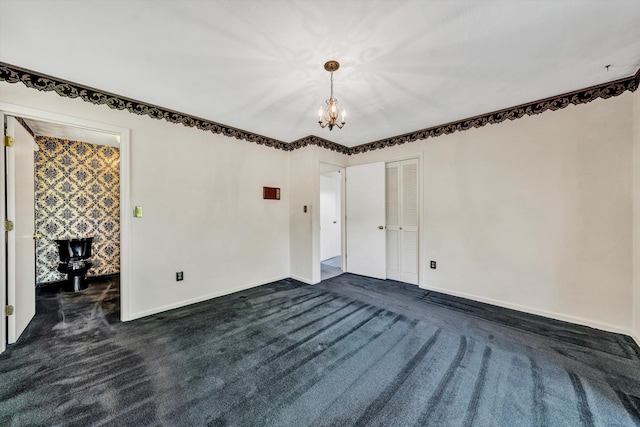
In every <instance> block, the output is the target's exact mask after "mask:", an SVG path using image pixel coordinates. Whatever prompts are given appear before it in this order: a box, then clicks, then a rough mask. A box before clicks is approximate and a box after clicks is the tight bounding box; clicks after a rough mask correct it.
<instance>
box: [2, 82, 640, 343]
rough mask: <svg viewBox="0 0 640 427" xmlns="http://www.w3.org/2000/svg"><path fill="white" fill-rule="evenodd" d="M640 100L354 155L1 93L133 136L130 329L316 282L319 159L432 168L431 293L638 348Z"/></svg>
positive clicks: (51, 97)
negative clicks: (170, 311) (606, 335)
mask: <svg viewBox="0 0 640 427" xmlns="http://www.w3.org/2000/svg"><path fill="white" fill-rule="evenodd" d="M639 94H640V91H637V92H636V93H634V94H631V93H625V94H624V95H621V96H619V97H616V98H612V99H609V100H597V101H594V102H592V103H589V104H586V105H580V106H570V107H568V108H566V109H563V110H559V111H556V112H546V113H544V114H541V115H537V116H533V117H526V118H523V119H520V120H516V121H513V122H505V123H502V124H499V125H490V126H486V127H483V128H480V129H474V130H470V131H466V132H460V133H456V134H453V135H446V136H441V137H439V138H435V139H428V140H424V141H420V142H416V143H411V144H406V145H402V146H398V147H393V148H389V149H385V150H377V151H374V152H371V153H365V154H361V155H357V156H344V155H340V154H337V153H334V152H331V151H328V150H325V149H320V148H317V147H306V148H304V149H301V150H296V151H294V152H291V153H286V152H282V151H279V150H274V149H272V148H267V147H262V146H257V145H255V144H251V143H248V142H244V141H238V140H236V139H230V138H226V137H224V136H221V135H213V134H211V133H206V132H202V131H199V130H197V129H190V128H185V127H184V126H181V125H175V124H170V123H167V122H164V121H158V120H152V119H150V118H148V117H140V116H136V115H133V114H130V113H128V112H123V111H114V110H111V109H109V108H107V107H105V106H93V105H90V104H87V103H85V102H83V101H81V100H78V99H68V98H62V97H59V96H58V95H57V94H55V93H50V92H49V93H42V92H38V91H35V90H33V89H27V88H25V87H23V86H22V85H19V84H7V83H4V82H2V83H0V101H1V102H8V103H13V104H18V105H23V106H27V107H31V108H36V109H41V110H47V111H54V112H58V113H61V114H66V115H70V116H75V117H79V118H84V119H87V120H93V121H98V122H103V123H108V124H113V125H117V126H122V127H126V128H129V129H130V130H131V183H130V186H131V204H132V205H142V206H143V207H144V217H143V218H141V219H132V220H131V221H132V222H131V248H132V259H131V269H132V271H131V279H132V283H131V292H130V295H131V314H132V317H137V316H141V315H145V314H149V313H153V312H157V311H160V310H163V309H167V308H171V307H176V306H179V305H184V304H187V303H190V302H193V301H197V300H201V299H206V298H209V297H212V296H215V295H220V294H224V293H229V292H232V291H234V290H237V289H241V288H245V287H249V286H254V285H257V284H261V283H265V282H268V281H271V280H275V279H278V278H281V277H287V276H291V277H294V278H298V279H300V280H303V281H305V282H308V283H316V282H317V281H319V279H320V268H319V240H318V238H319V237H318V236H319V211H318V209H317V207H318V201H319V164H320V162H327V163H332V164H337V165H346V164H348V163H349V164H352V165H355V164H364V163H371V162H375V161H387V162H388V161H394V160H401V159H406V158H413V157H418V158H420V159H421V160H420V162H421V168H422V176H423V179H422V182H421V197H422V200H421V203H422V210H421V242H420V254H421V255H420V259H421V277H420V283H421V286H423V287H426V288H431V289H437V290H441V291H443V292H448V293H451V294H456V295H462V296H467V297H470V298H474V299H477V300H480V301H487V302H492V303H495V304H498V305H503V306H507V307H513V308H517V309H521V310H524V311H529V312H533V313H538V314H543V315H547V316H551V317H555V318H559V319H565V320H569V321H574V322H577V323H583V324H588V325H592V326H596V327H600V328H603V329H608V330H614V331H621V332H627V333H629V332H631V330H632V329H634V330H635V331H636V336H638V331H639V330H640V320H638V319H640V278H639V275H638V274H636V277H635V280H634V279H633V269H634V268H633V267H634V265H633V264H634V260H633V258H632V253H633V251H632V247H633V244H634V243H635V244H636V245H637V247H640V237H637V238H635V240H634V239H633V238H632V232H633V222H634V221H636V223H637V224H640V209H636V216H635V217H634V216H633V209H632V190H633V185H634V182H635V183H636V184H637V188H640V168H638V167H636V168H635V175H634V167H633V159H634V156H633V155H634V150H633V144H634V143H635V144H636V145H637V144H640V142H639V141H640V131H639V129H638V126H639V125H638V120H637V118H638V117H639V114H638V113H639V112H640V100H639ZM634 117H635V119H636V120H635V128H634V127H633V126H634ZM639 151H640V150H636V151H635V154H636V155H637V156H636V157H638V156H640V154H638V152H639ZM637 164H639V165H640V161H637ZM262 186H273V187H281V188H282V189H283V191H282V200H281V201H279V202H276V201H264V200H262V198H261V190H262ZM304 205H307V206H308V212H307V213H306V214H305V213H304V212H303V206H304ZM638 230H640V227H637V230H636V231H638ZM637 235H640V234H638V233H637ZM637 253H640V251H636V254H637ZM636 258H638V257H637V255H636ZM429 260H436V261H438V269H437V270H431V269H429V268H428V261H429ZM178 270H183V271H184V272H185V280H184V281H183V282H179V283H177V282H175V276H174V274H175V272H176V271H178ZM637 271H640V261H638V262H637V264H636V272H637ZM634 292H635V293H634ZM634 298H635V299H634ZM630 301H635V303H630ZM634 310H635V316H636V318H635V324H634V323H633V322H634V317H633V316H634Z"/></svg>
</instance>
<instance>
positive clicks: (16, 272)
mask: <svg viewBox="0 0 640 427" xmlns="http://www.w3.org/2000/svg"><path fill="white" fill-rule="evenodd" d="M7 133H8V134H9V135H11V133H13V137H14V144H13V147H11V148H7V149H6V150H7V152H6V158H7V161H8V162H7V177H6V179H7V218H8V219H10V220H12V221H13V223H14V230H13V231H10V232H9V233H8V239H7V240H8V245H7V255H8V256H7V271H8V282H7V303H8V304H9V305H13V306H14V314H13V315H12V316H9V317H8V332H9V333H8V337H7V342H8V343H13V342H15V341H17V340H18V338H19V337H20V335H21V334H22V332H23V331H24V330H25V328H26V327H27V325H28V324H29V322H30V321H31V319H32V318H33V316H34V315H35V312H36V303H35V301H36V297H35V244H34V240H33V239H34V232H35V230H34V228H35V198H34V172H33V167H34V166H33V164H34V159H33V154H34V146H35V142H34V141H33V138H32V137H31V135H29V134H28V133H27V131H26V130H25V129H24V128H23V127H22V126H21V125H20V124H19V123H17V121H16V120H15V119H14V118H13V117H7Z"/></svg>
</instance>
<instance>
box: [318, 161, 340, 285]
mask: <svg viewBox="0 0 640 427" xmlns="http://www.w3.org/2000/svg"><path fill="white" fill-rule="evenodd" d="M343 174H344V172H343V170H342V168H341V167H339V166H335V165H330V164H327V163H321V164H320V278H321V280H327V279H330V278H332V277H336V276H339V275H341V274H342V273H343V272H344V271H343V261H344V259H343V258H344V257H343V250H342V194H343V188H342V187H343Z"/></svg>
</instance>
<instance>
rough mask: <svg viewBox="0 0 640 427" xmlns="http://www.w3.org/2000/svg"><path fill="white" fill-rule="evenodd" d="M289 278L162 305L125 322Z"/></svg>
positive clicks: (250, 284) (255, 283)
mask: <svg viewBox="0 0 640 427" xmlns="http://www.w3.org/2000/svg"><path fill="white" fill-rule="evenodd" d="M288 277H289V276H278V277H274V278H271V279H267V280H263V281H259V282H253V283H249V284H246V285H242V286H236V287H235V288H231V289H225V290H223V291H218V292H214V293H211V294H206V295H202V296H199V297H196V298H191V299H188V300H184V301H179V302H176V303H173V304H168V305H164V306H162V307H156V308H152V309H150V310H145V311H141V312H138V313H133V314H132V315H131V317H130V318H128V319H127V320H126V321H129V320H134V319H140V318H142V317H146V316H151V315H152V314H158V313H161V312H163V311H168V310H173V309H174V308H180V307H184V306H187V305H191V304H195V303H198V302H202V301H207V300H210V299H213V298H217V297H221V296H224V295H229V294H232V293H234V292H239V291H244V290H246V289H251V288H255V287H258V286H262V285H266V284H267V283H272V282H277V281H278V280H282V279H286V278H288Z"/></svg>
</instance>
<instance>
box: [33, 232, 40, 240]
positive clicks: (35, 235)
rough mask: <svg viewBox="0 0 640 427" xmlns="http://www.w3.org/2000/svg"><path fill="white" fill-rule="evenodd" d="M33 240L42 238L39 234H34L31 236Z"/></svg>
mask: <svg viewBox="0 0 640 427" xmlns="http://www.w3.org/2000/svg"><path fill="white" fill-rule="evenodd" d="M33 238H34V239H41V238H42V234H40V233H35V234H34V235H33Z"/></svg>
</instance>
